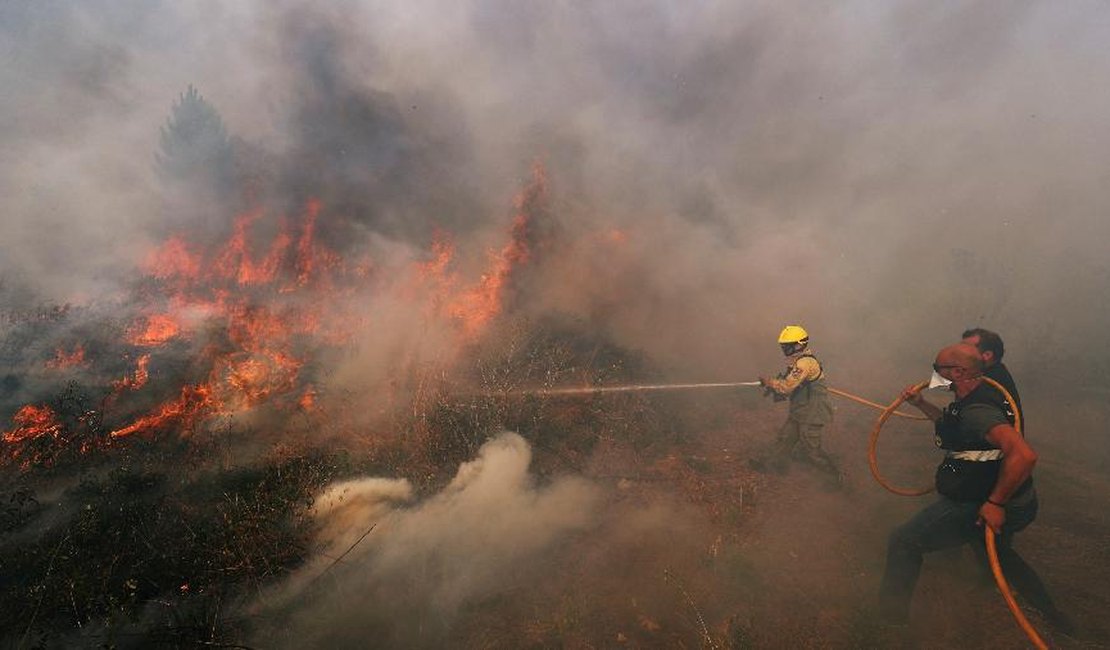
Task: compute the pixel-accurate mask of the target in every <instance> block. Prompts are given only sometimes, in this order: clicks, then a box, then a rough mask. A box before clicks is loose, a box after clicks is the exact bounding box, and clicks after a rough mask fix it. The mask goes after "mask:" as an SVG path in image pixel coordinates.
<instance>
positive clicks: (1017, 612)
mask: <svg viewBox="0 0 1110 650" xmlns="http://www.w3.org/2000/svg"><path fill="white" fill-rule="evenodd" d="M983 381H985V382H987V383H988V384H990V385H991V386H994V387H995V388H996V389H998V391H999V392H1000V393H1002V396H1003V397H1004V398H1006V401H1007V402H1008V403H1009V404H1010V406H1011V407H1012V408H1013V409H1014V429H1015V430H1016V431H1017V432H1018V434H1021V435H1024V433H1023V432H1022V430H1021V410H1020V409H1019V408H1018V405H1017V402H1016V401H1015V400H1014V396H1013V395H1011V394H1010V391H1008V390H1006V388H1005V387H1004V386H1003V385H1002V384H1000V383H998V382H997V381H995V380H993V379H991V378H990V377H983ZM928 385H929V382H927V381H923V382H921V383H920V384H917V385H915V386H914V387H913V389H914V390H915V391H919V390H922V389H924V388H925V387H926V386H928ZM904 401H905V399H904V398H903V397H902V396H901V395H899V396H898V397H897V398H896V399H895V400H894V401H893V402H891V403H890V405H889V406H887V407H886V409H885V410H883V412H882V413H881V414H880V415H879V419H878V421H877V422H876V423H875V428H874V429H872V430H871V443H870V445H869V446H868V450H867V461H868V464H869V465H870V466H871V475H872V476H874V477H875V480H876V481H878V483H879V485H881V486H883V487H884V488H886V489H887V490H889V491H891V492H893V493H895V494H900V495H902V496H921V495H922V494H928V493H929V492H932V491H933V488H931V487H928V488H921V489H916V490H914V489H906V488H899V487H895V486H893V485H891V484H890V483H889V482H887V480H886V479H884V478H883V476H882V474H880V473H879V463H878V460H877V454H876V449H877V447H878V443H879V432H880V431H882V429H883V425H884V424H886V421H887V420H888V419H890V416H891V415H892V414H893V413H894V412H895V409H897V408H898V407H899V406H901V404H902V402H904ZM983 528H984V529H985V532H984V535H985V536H986V543H987V558H988V559H989V560H990V565H991V573H993V574H994V581H995V583H996V584H997V585H998V590H999V591H1001V592H1002V598H1003V599H1004V600H1005V601H1006V606H1007V607H1008V608H1009V609H1010V613H1011V614H1013V616H1014V620H1016V621H1017V624H1018V627H1020V628H1021V630H1022V632H1025V636H1027V637H1029V640H1030V641H1031V642H1032V643H1033V645H1034V646H1035V647H1036V648H1038V650H1048V645H1047V644H1046V643H1045V642H1044V639H1042V638H1041V636H1040V635H1039V634H1037V630H1036V629H1034V628H1033V625H1032V624H1030V623H1029V619H1027V618H1026V617H1025V614H1024V613H1023V612H1022V611H1021V608H1020V607H1018V604H1017V600H1015V599H1014V593H1013V591H1012V590H1011V589H1010V584H1009V583H1008V582H1006V576H1004V575H1002V565H1001V564H1000V563H999V561H998V549H997V548H995V543H994V531H993V530H991V527H990V526H988V525H986V524H985V523H984V525H983Z"/></svg>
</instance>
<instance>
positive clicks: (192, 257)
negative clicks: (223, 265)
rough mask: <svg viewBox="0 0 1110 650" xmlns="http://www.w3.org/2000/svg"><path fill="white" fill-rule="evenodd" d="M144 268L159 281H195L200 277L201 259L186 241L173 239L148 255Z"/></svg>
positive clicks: (177, 238)
mask: <svg viewBox="0 0 1110 650" xmlns="http://www.w3.org/2000/svg"><path fill="white" fill-rule="evenodd" d="M143 268H144V269H145V270H146V271H147V273H149V274H150V275H151V276H152V277H154V278H158V279H159V280H169V279H172V278H185V279H195V278H197V277H199V276H200V268H201V257H200V255H198V254H196V253H194V252H193V251H192V250H191V249H190V247H189V245H188V244H187V243H186V242H185V240H183V239H181V238H180V237H171V238H170V239H168V240H166V241H165V243H163V244H162V245H161V246H160V247H158V248H157V249H156V250H154V251H152V252H151V253H150V254H149V255H147V257H146V260H145V261H144V262H143Z"/></svg>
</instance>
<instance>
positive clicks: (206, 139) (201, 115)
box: [155, 84, 234, 194]
mask: <svg viewBox="0 0 1110 650" xmlns="http://www.w3.org/2000/svg"><path fill="white" fill-rule="evenodd" d="M159 144H160V149H161V150H160V151H159V152H158V153H156V154H155V159H156V161H157V164H158V172H159V174H160V175H161V176H162V178H163V179H165V180H166V181H168V182H174V183H183V184H187V185H190V186H195V184H202V185H203V186H206V187H207V188H208V189H210V190H213V191H215V192H216V193H217V194H219V193H222V192H223V191H225V190H227V189H229V188H230V185H231V182H232V177H233V172H234V170H233V158H232V146H231V141H230V139H229V138H228V135H227V129H225V128H224V123H223V120H222V119H221V118H220V114H219V113H218V112H217V111H216V109H215V108H214V107H213V106H212V105H211V104H209V103H208V102H207V101H205V99H204V97H202V96H201V95H200V93H198V92H197V89H196V88H195V87H193V85H192V84H190V85H189V87H188V88H187V89H186V90H185V92H184V93H182V94H181V97H180V98H179V99H178V101H177V103H176V104H174V106H173V109H172V112H171V114H170V117H169V119H168V120H166V124H165V126H163V127H162V135H161V138H160V142H159ZM195 189H200V188H195Z"/></svg>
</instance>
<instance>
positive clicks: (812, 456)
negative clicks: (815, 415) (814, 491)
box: [763, 418, 840, 475]
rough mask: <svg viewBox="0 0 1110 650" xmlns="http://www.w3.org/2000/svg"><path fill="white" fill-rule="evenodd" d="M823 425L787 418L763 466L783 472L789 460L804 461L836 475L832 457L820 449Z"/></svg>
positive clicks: (837, 469)
mask: <svg viewBox="0 0 1110 650" xmlns="http://www.w3.org/2000/svg"><path fill="white" fill-rule="evenodd" d="M824 431H825V425H824V424H823V423H822V424H813V423H808V422H802V421H800V420H796V419H794V418H787V419H786V422H784V423H783V425H782V428H781V429H779V434H778V437H777V438H776V439H775V444H774V446H772V447H771V450H770V453H768V454H767V456H766V457H765V459H764V461H763V462H764V464H766V465H767V466H769V467H771V468H774V469H777V470H784V469H786V465H787V464H788V463H789V462H790V459H791V458H797V459H799V460H804V461H805V462H807V463H809V464H810V465H813V466H814V467H816V468H817V469H819V470H821V471H822V472H827V473H829V474H833V475H838V474H839V473H840V469H839V468H838V467H837V466H836V463H835V462H834V461H833V459H832V457H831V456H829V454H828V453H827V452H826V451H825V450H824V448H822V447H821V434H822V433H824Z"/></svg>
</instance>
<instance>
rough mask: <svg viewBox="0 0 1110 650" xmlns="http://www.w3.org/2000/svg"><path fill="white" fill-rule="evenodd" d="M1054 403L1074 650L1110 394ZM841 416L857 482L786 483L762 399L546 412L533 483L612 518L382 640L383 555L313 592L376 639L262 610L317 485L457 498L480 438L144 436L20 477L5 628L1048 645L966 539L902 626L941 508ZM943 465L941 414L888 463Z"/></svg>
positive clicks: (842, 447)
mask: <svg viewBox="0 0 1110 650" xmlns="http://www.w3.org/2000/svg"><path fill="white" fill-rule="evenodd" d="M1038 397H1039V396H1037V395H1035V394H1031V395H1030V396H1029V397H1027V405H1026V409H1027V418H1028V422H1029V436H1030V439H1031V441H1032V442H1033V444H1034V446H1035V448H1036V449H1037V450H1038V451H1039V452H1040V454H1041V461H1040V464H1039V465H1038V468H1037V472H1036V476H1037V481H1038V488H1039V491H1040V496H1041V503H1042V508H1041V513H1040V516H1039V518H1038V520H1037V521H1036V522H1035V523H1034V525H1032V526H1031V527H1030V528H1029V529H1027V530H1026V531H1025V532H1023V533H1022V534H1021V535H1019V537H1018V539H1017V542H1016V547H1017V549H1018V550H1019V551H1020V552H1021V553H1022V554H1023V556H1024V557H1025V558H1026V560H1028V561H1029V562H1030V564H1032V565H1033V566H1034V567H1036V568H1037V569H1038V571H1039V572H1040V574H1041V577H1042V578H1043V579H1044V580H1045V582H1046V583H1047V584H1048V585H1049V588H1050V590H1051V591H1052V593H1053V595H1054V596H1055V598H1056V600H1057V602H1058V604H1059V606H1060V607H1061V609H1063V610H1064V611H1066V612H1067V613H1068V614H1069V615H1070V616H1071V617H1072V618H1073V620H1074V622H1075V623H1076V624H1077V626H1078V628H1079V632H1078V633H1077V634H1076V635H1075V636H1072V637H1067V636H1061V635H1058V634H1054V633H1053V632H1052V630H1051V629H1050V628H1048V627H1047V626H1046V625H1045V624H1044V622H1043V621H1042V620H1041V619H1040V618H1039V617H1038V615H1037V614H1036V613H1035V612H1032V611H1029V610H1027V614H1028V615H1029V617H1030V620H1031V621H1032V622H1033V623H1034V625H1035V626H1036V627H1037V628H1038V629H1039V630H1040V631H1041V632H1042V633H1043V634H1044V635H1045V637H1046V638H1047V639H1049V640H1050V643H1051V644H1052V645H1053V646H1054V647H1061V648H1101V647H1108V646H1110V626H1108V625H1107V623H1106V621H1105V617H1104V615H1103V612H1104V611H1105V609H1106V606H1107V604H1108V603H1110V595H1108V594H1110V592H1108V590H1107V589H1106V587H1105V585H1106V584H1107V581H1108V579H1110V561H1108V560H1107V557H1108V556H1110V555H1108V553H1107V550H1108V548H1107V546H1108V540H1110V515H1108V514H1107V513H1110V508H1108V506H1110V503H1108V502H1110V480H1108V479H1107V477H1106V476H1105V475H1104V474H1103V472H1102V471H1101V469H1100V468H1101V467H1103V464H1104V463H1105V461H1106V460H1108V458H1107V456H1106V452H1105V449H1104V447H1103V446H1101V445H1099V444H1098V443H1097V442H1095V441H1092V440H1091V436H1090V434H1089V431H1092V430H1095V429H1092V427H1096V426H1097V425H1098V423H1099V422H1101V421H1102V417H1103V415H1104V413H1105V406H1104V405H1102V404H1100V403H1098V402H1095V401H1087V402H1073V403H1068V402H1063V401H1060V400H1047V399H1043V398H1042V401H1041V402H1038V401H1037V399H1038ZM836 406H837V416H836V420H835V422H834V424H833V426H832V428H831V431H830V433H829V435H828V436H827V439H826V447H827V448H828V449H829V450H830V451H831V452H833V454H834V455H835V456H836V457H837V458H838V460H839V461H840V463H841V464H842V466H843V468H844V470H845V472H846V475H847V480H846V483H845V485H844V487H843V488H842V489H841V490H838V491H829V490H827V489H826V487H825V485H824V483H823V481H822V479H821V477H820V476H819V475H817V474H816V473H815V472H813V471H812V470H810V469H809V468H808V467H806V466H804V465H802V464H799V463H794V464H793V465H792V466H791V469H790V471H789V473H788V474H786V475H782V476H780V475H763V474H758V473H755V472H753V471H751V470H750V469H749V468H748V465H747V460H748V459H749V458H750V457H751V455H752V454H753V453H755V452H756V451H757V450H759V449H761V448H762V447H763V446H765V445H767V444H769V442H770V441H771V440H772V438H773V436H774V434H775V431H776V429H777V428H778V426H779V425H780V423H781V422H782V420H783V418H785V415H786V407H785V405H783V404H773V403H771V402H770V401H769V400H764V399H762V398H760V397H759V396H758V394H757V392H756V391H747V392H745V391H744V390H720V391H705V392H702V393H697V394H695V393H685V394H681V395H668V396H652V397H643V396H620V397H600V396H592V397H591V396H587V397H576V398H574V400H570V399H568V398H559V399H558V400H552V402H551V403H549V404H546V405H545V407H544V408H545V409H546V410H540V411H536V413H538V414H539V415H544V414H545V413H546V414H548V415H551V414H562V417H563V418H564V420H563V421H556V422H554V423H549V424H551V425H552V426H555V427H566V428H567V429H568V431H565V432H564V435H562V437H555V436H552V435H551V433H550V431H547V429H544V428H543V427H538V428H536V429H534V430H531V431H529V430H528V427H526V426H521V427H518V428H520V429H521V435H522V436H523V438H524V439H525V440H528V441H529V442H530V446H531V449H532V453H533V457H532V462H531V465H530V469H529V471H530V476H531V477H532V480H534V482H535V483H536V485H538V486H541V487H542V486H544V485H549V484H551V483H554V482H557V481H559V480H561V479H562V478H565V477H568V476H575V477H580V478H584V479H586V481H588V483H589V484H591V485H593V486H595V487H596V488H597V493H598V494H599V495H600V503H599V504H595V506H594V509H595V511H596V512H598V513H600V514H599V516H598V517H597V518H596V519H594V520H593V521H592V523H591V524H590V525H588V526H584V527H581V528H579V529H576V530H574V531H572V532H571V533H569V534H567V535H566V536H564V537H562V538H560V539H559V540H558V541H557V542H556V543H554V544H552V545H551V546H549V547H547V548H545V549H544V551H543V552H542V553H539V554H537V555H535V556H533V557H531V558H530V559H529V561H528V562H525V563H522V564H513V565H510V566H511V570H509V571H506V572H505V573H504V575H500V576H498V580H497V581H496V583H495V584H493V585H492V586H487V587H486V588H484V589H483V590H481V591H479V592H477V593H474V594H471V595H470V597H468V598H467V599H465V602H463V603H462V604H461V606H459V607H457V608H455V609H453V610H452V611H451V612H450V615H440V614H435V612H437V611H438V610H437V609H436V608H434V607H429V608H426V609H424V610H421V613H419V614H418V615H416V616H414V617H408V616H398V617H396V619H392V620H386V621H382V620H376V621H374V622H373V624H367V625H366V627H365V629H360V628H358V616H357V615H358V613H360V612H363V613H365V614H366V617H365V618H367V619H373V618H374V617H373V616H372V612H373V610H374V608H375V607H378V606H379V605H381V604H382V603H380V602H378V603H375V602H373V601H367V602H357V599H358V598H359V596H358V593H359V592H349V591H347V592H345V591H344V590H345V589H347V590H350V589H351V584H352V583H351V582H350V581H347V582H344V581H341V580H339V579H338V578H339V577H340V576H341V575H342V574H343V573H344V572H347V571H358V567H359V564H358V563H357V562H356V563H351V564H350V566H348V563H347V562H346V561H341V560H344V558H336V557H334V556H330V557H329V558H327V559H328V560H329V562H330V560H332V559H334V560H335V563H334V565H333V566H329V567H328V569H329V571H331V572H332V573H333V574H334V575H328V576H327V577H328V579H327V580H318V581H315V582H314V583H313V587H312V590H307V591H305V592H304V594H303V595H302V598H304V599H305V600H309V601H312V600H323V599H325V598H333V599H335V598H337V599H338V600H337V601H336V602H341V603H343V604H344V606H345V607H349V608H351V611H352V612H354V613H355V615H356V619H355V621H354V622H352V621H351V620H350V618H349V617H344V618H342V620H344V621H345V622H344V623H343V624H344V625H349V626H354V627H351V629H349V630H347V631H344V632H343V633H341V634H337V635H335V636H333V637H328V636H326V635H325V636H324V637H320V636H319V635H317V636H315V637H306V636H303V632H302V630H300V629H298V628H297V627H296V626H292V627H290V626H285V625H284V622H285V621H286V620H287V619H286V618H285V615H286V614H288V613H289V610H282V609H280V608H277V609H274V608H269V609H267V608H264V607H263V608H259V607H258V602H259V601H264V600H266V598H264V597H263V595H264V594H268V593H272V592H269V589H270V588H271V587H273V585H280V584H282V582H283V581H285V580H287V579H288V578H289V576H290V575H292V574H295V573H296V572H297V571H298V570H301V569H303V568H304V566H305V564H306V563H307V562H308V560H309V559H310V558H312V557H313V556H314V555H315V554H316V552H317V551H318V548H317V546H316V544H315V542H314V535H315V532H316V530H315V527H314V525H313V523H312V521H311V519H310V518H308V517H307V514H306V513H307V512H308V507H309V505H310V504H311V502H312V499H313V496H314V495H315V494H318V493H319V490H321V489H322V488H323V487H324V486H326V485H327V484H329V483H330V482H333V481H335V480H340V479H343V478H347V477H351V476H367V475H371V476H388V477H404V478H408V479H410V480H411V481H412V482H413V484H414V486H415V489H416V491H417V493H418V495H432V494H436V493H437V492H439V491H440V490H442V489H443V487H444V485H445V484H447V483H448V482H450V480H451V477H452V476H453V475H454V472H455V471H456V470H457V468H458V462H463V461H466V460H468V459H469V458H471V457H473V453H474V449H475V447H474V445H470V446H469V447H467V449H469V450H470V453H469V454H463V453H461V452H459V450H458V449H456V448H452V449H451V452H452V454H455V456H457V457H455V456H452V455H451V454H447V455H445V456H440V457H438V462H437V458H436V457H434V456H433V455H432V454H430V453H429V452H428V449H429V444H430V441H429V440H428V439H423V440H419V441H412V440H407V441H406V440H402V441H400V442H397V441H395V442H394V443H393V444H391V445H383V444H378V443H373V444H371V443H367V444H366V445H364V446H363V447H361V448H359V447H355V446H351V447H349V448H346V449H343V450H342V451H341V452H337V451H336V450H334V449H332V450H319V449H317V450H314V451H309V450H308V449H309V448H308V447H298V446H296V445H292V444H283V445H280V446H277V447H275V448H274V449H273V450H271V452H270V453H269V454H268V455H267V456H265V461H264V462H261V463H256V464H254V465H237V464H236V460H235V457H234V456H235V451H234V449H232V448H231V447H229V446H227V445H226V444H225V443H223V442H221V440H222V439H221V438H220V437H219V436H215V435H213V436H210V437H207V438H206V437H204V436H196V437H194V438H192V439H190V440H187V441H175V442H173V443H169V442H165V441H163V442H157V441H152V442H149V443H142V444H140V443H136V444H135V445H133V446H132V447H129V448H127V449H126V450H125V451H121V452H119V453H117V454H116V455H115V456H112V457H111V463H110V465H113V466H114V469H111V470H108V469H105V467H104V466H101V467H100V469H95V470H88V471H85V472H84V473H82V474H81V475H80V476H78V477H68V478H66V479H61V478H60V477H58V476H54V477H52V478H51V479H50V480H46V479H44V478H42V477H40V478H38V479H35V482H34V483H32V482H31V479H30V478H28V476H27V475H18V474H12V473H10V472H9V473H8V474H7V475H6V480H5V490H6V492H5V504H4V505H5V509H4V520H3V523H4V526H5V528H4V533H3V535H2V537H0V545H2V550H3V556H2V557H3V564H2V565H0V572H2V573H3V574H4V578H5V580H4V586H3V589H2V591H0V597H2V598H3V601H4V608H3V610H4V612H5V613H4V615H3V622H4V625H3V628H4V633H3V638H4V641H5V643H6V644H7V646H9V647H102V646H105V645H107V646H109V647H199V646H212V645H221V646H224V647H230V646H237V647H259V648H261V647H323V646H321V645H319V644H318V641H319V639H321V638H330V639H331V640H332V641H335V640H337V639H338V640H339V642H338V645H336V643H333V642H331V641H329V642H328V647H340V646H344V645H345V646H348V647H367V646H363V645H360V644H361V643H363V642H365V643H367V644H369V646H374V647H447V646H450V647H464V648H551V647H563V648H613V647H628V648H646V647H666V648H699V647H700V648H868V647H872V648H885V647H890V648H896V647H898V648H900V647H920V648H951V647H967V648H1018V647H1028V642H1027V640H1026V639H1025V637H1024V635H1023V633H1022V632H1021V631H1020V629H1019V628H1018V626H1017V625H1016V624H1015V623H1014V621H1013V619H1012V618H1011V616H1010V614H1009V612H1008V610H1007V609H1006V606H1005V604H1004V602H1003V600H1002V598H1001V597H1000V596H999V594H998V592H997V590H996V588H995V586H994V585H993V583H992V582H990V580H989V578H987V577H985V576H984V574H983V573H982V572H981V571H980V569H979V567H978V565H977V564H976V562H975V560H974V558H973V557H972V555H971V553H970V551H969V550H968V549H966V548H965V549H959V550H954V551H950V552H945V553H940V554H935V555H932V556H930V557H928V558H927V560H926V564H925V568H924V571H923V575H922V579H921V582H920V583H919V586H918V591H917V594H916V597H915V601H914V605H913V611H912V622H911V624H910V625H909V627H908V628H906V629H890V628H886V627H883V626H881V625H879V624H878V622H877V621H876V619H875V617H874V615H873V612H874V609H875V605H876V593H877V589H878V583H879V580H880V576H881V572H882V562H883V556H884V551H885V544H886V538H887V535H888V534H889V532H890V530H891V529H892V528H893V527H894V526H896V525H897V524H898V523H900V522H902V521H904V520H905V519H907V518H908V517H909V516H910V515H911V514H912V513H913V512H915V511H916V510H917V509H918V508H919V507H921V505H923V504H924V503H925V502H926V500H927V499H929V498H931V497H918V498H906V497H899V496H896V495H893V494H890V493H888V492H886V491H884V490H883V489H882V488H880V487H879V486H878V485H877V484H876V483H875V482H874V480H873V479H872V478H871V476H870V474H869V472H868V468H867V440H868V435H869V433H870V430H871V427H872V426H873V423H874V420H875V415H876V413H875V411H872V410H870V409H867V408H865V407H861V406H858V405H855V404H851V403H848V402H845V401H842V400H837V402H836ZM1064 413H1066V414H1067V415H1066V417H1067V418H1068V419H1064V418H1065V416H1064V415H1063V414H1064ZM598 414H603V415H598ZM637 414H638V415H637ZM660 414H662V415H660ZM533 415H535V413H534V414H533ZM1046 415H1047V417H1046ZM599 418H600V419H599ZM653 418H654V419H653ZM540 419H544V418H540ZM547 419H550V418H547ZM626 419H627V420H628V421H627V422H626V424H628V426H623V425H622V422H624V421H625V420H626ZM660 420H661V421H660ZM583 422H585V424H583ZM575 423H578V424H577V425H576V424H575ZM518 424H519V423H518ZM545 426H546V425H545ZM575 427H577V428H575ZM591 427H593V428H591ZM444 428H449V427H444ZM645 430H646V431H648V432H649V433H650V435H648V434H646V433H644V431H645ZM545 431H546V433H545ZM597 431H600V432H601V433H600V434H597ZM1084 432H1087V433H1084ZM219 433H220V434H221V435H223V436H225V437H233V432H229V431H223V432H219ZM595 434H596V435H595ZM587 438H588V442H587ZM441 443H442V441H441ZM411 444H417V446H418V447H419V451H414V448H413V447H411V446H407V445H411ZM443 444H445V443H443ZM144 445H145V446H144ZM432 446H433V447H434V445H432ZM937 454H938V452H937V451H936V450H935V449H934V448H933V447H932V435H931V432H930V431H929V429H928V428H927V427H926V426H925V425H923V424H921V423H918V422H912V423H907V422H903V421H898V420H895V421H892V422H891V423H890V424H889V425H888V426H887V427H886V428H884V431H883V438H882V440H881V443H880V455H879V460H880V465H881V467H882V470H883V473H884V475H885V476H887V477H888V478H889V479H890V480H892V481H893V482H894V483H896V484H899V485H904V486H918V485H921V484H923V483H926V482H928V481H929V480H930V479H931V476H932V468H933V465H934V464H935V462H936V459H937ZM448 456H450V458H451V460H450V462H447V461H445V460H444V459H445V458H447V457H448ZM153 458H157V459H158V460H157V461H156V462H155V461H152V460H151V459H153ZM143 459H146V460H143ZM169 466H175V467H176V469H167V467H169ZM21 477H22V478H21ZM20 495H22V496H20ZM28 497H32V498H28ZM421 498H423V497H421ZM358 523H359V526H361V525H362V522H358ZM390 534H391V531H390V528H389V526H384V527H383V528H382V530H372V531H371V532H370V535H371V536H370V537H369V538H367V539H368V541H366V542H362V545H363V547H362V548H361V549H359V550H357V551H356V552H355V553H352V555H351V557H350V558H347V559H348V560H349V559H351V558H353V557H354V556H356V555H358V554H359V553H363V552H365V553H366V554H367V555H372V553H373V551H370V550H369V549H372V548H376V547H374V546H372V541H373V543H380V542H382V541H384V540H388V536H389V535H390ZM371 540H372V541H371ZM367 555H364V556H363V559H364V560H365V558H366V557H367ZM316 559H319V558H316ZM352 567H353V568H352ZM333 577H335V578H337V579H336V580H334V581H333V580H332V579H331V578H333ZM349 577H350V575H348V576H347V578H349ZM340 592H343V593H340ZM372 593H376V592H372ZM352 600H355V601H356V602H350V601H352ZM294 607H295V605H294ZM288 620H294V619H288Z"/></svg>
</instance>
